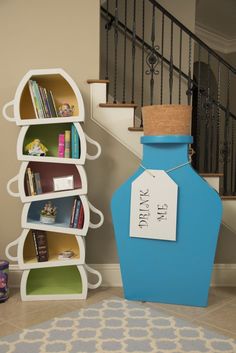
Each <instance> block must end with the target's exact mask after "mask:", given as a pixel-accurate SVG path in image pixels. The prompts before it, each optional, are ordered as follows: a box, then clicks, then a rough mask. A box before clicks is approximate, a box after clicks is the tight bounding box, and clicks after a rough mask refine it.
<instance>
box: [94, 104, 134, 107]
mask: <svg viewBox="0 0 236 353" xmlns="http://www.w3.org/2000/svg"><path fill="white" fill-rule="evenodd" d="M99 107H101V108H137V104H133V103H100V104H99Z"/></svg>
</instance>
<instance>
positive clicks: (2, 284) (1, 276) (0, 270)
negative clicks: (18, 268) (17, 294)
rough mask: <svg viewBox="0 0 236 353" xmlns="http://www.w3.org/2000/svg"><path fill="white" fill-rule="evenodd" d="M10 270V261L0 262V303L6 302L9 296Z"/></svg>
mask: <svg viewBox="0 0 236 353" xmlns="http://www.w3.org/2000/svg"><path fill="white" fill-rule="evenodd" d="M8 268H9V263H8V261H5V260H0V303H3V302H5V301H6V300H7V299H8V296H9V289H8Z"/></svg>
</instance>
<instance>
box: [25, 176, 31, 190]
mask: <svg viewBox="0 0 236 353" xmlns="http://www.w3.org/2000/svg"><path fill="white" fill-rule="evenodd" d="M25 184H26V190H27V196H31V190H30V183H29V176H28V173H26V174H25Z"/></svg>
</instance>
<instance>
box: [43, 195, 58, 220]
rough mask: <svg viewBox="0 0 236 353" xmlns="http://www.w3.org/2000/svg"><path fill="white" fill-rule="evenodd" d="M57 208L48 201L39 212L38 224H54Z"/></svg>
mask: <svg viewBox="0 0 236 353" xmlns="http://www.w3.org/2000/svg"><path fill="white" fill-rule="evenodd" d="M56 214H57V208H56V207H55V206H53V204H52V202H51V201H48V202H47V203H46V204H45V205H44V208H43V209H42V210H41V212H40V222H42V223H47V224H52V223H55V220H56Z"/></svg>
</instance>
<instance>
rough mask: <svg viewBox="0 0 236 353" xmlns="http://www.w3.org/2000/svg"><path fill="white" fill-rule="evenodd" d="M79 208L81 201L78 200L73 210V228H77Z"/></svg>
mask: <svg viewBox="0 0 236 353" xmlns="http://www.w3.org/2000/svg"><path fill="white" fill-rule="evenodd" d="M80 207H81V200H80V199H78V200H77V204H76V209H75V215H74V220H73V228H77V226H78V220H79V210H80Z"/></svg>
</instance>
